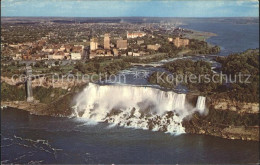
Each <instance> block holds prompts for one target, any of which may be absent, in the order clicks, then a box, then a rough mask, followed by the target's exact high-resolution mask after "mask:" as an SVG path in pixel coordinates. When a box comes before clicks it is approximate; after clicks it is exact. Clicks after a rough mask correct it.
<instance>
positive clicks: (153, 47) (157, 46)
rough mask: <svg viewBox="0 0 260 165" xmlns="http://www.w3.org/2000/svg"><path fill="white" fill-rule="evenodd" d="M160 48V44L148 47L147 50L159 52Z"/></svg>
mask: <svg viewBox="0 0 260 165" xmlns="http://www.w3.org/2000/svg"><path fill="white" fill-rule="evenodd" d="M160 47H161V45H159V44H155V45H147V49H150V50H158V49H159V48H160Z"/></svg>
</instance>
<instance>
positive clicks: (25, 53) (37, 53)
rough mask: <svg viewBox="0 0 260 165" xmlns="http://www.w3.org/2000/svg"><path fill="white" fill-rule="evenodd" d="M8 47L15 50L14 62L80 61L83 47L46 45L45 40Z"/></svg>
mask: <svg viewBox="0 0 260 165" xmlns="http://www.w3.org/2000/svg"><path fill="white" fill-rule="evenodd" d="M9 47H12V48H14V49H17V53H16V55H15V57H13V59H14V60H66V59H67V60H69V59H71V60H80V59H81V58H82V53H83V50H84V46H83V45H71V44H47V43H46V41H45V40H40V41H37V42H35V43H23V44H17V45H9Z"/></svg>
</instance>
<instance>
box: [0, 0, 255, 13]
mask: <svg viewBox="0 0 260 165" xmlns="http://www.w3.org/2000/svg"><path fill="white" fill-rule="evenodd" d="M258 15H259V1H258V0H243V1H239V0H207V1H206V0H204V1H203V0H193V1H190V0H170V1H166V0H163V1H159V0H141V1H137V0H125V1H124V0H123V1H122V0H121V1H119V0H105V1H102V0H2V1H1V16H53V17H133V16H134V17H137V16H143V17H258Z"/></svg>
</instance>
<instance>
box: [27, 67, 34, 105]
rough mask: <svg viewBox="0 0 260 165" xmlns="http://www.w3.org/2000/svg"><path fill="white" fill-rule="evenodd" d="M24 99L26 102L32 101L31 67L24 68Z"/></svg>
mask: <svg viewBox="0 0 260 165" xmlns="http://www.w3.org/2000/svg"><path fill="white" fill-rule="evenodd" d="M26 77H27V80H26V98H27V102H32V101H33V92H32V67H31V66H27V67H26Z"/></svg>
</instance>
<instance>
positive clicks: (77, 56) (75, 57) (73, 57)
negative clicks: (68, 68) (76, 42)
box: [70, 53, 81, 60]
mask: <svg viewBox="0 0 260 165" xmlns="http://www.w3.org/2000/svg"><path fill="white" fill-rule="evenodd" d="M70 56H71V58H70V59H71V60H80V59H81V54H80V53H71V54H70Z"/></svg>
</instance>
